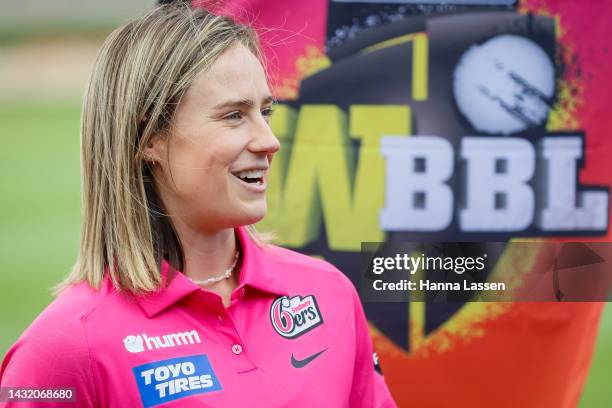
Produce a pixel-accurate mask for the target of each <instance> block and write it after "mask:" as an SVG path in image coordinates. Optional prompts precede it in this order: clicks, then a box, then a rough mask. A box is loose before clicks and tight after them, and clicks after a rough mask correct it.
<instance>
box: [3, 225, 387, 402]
mask: <svg viewBox="0 0 612 408" xmlns="http://www.w3.org/2000/svg"><path fill="white" fill-rule="evenodd" d="M236 232H237V234H238V237H239V240H240V245H241V248H242V254H243V263H242V268H241V271H240V284H239V286H238V287H237V288H236V290H235V291H234V292H233V293H232V296H231V299H232V304H231V305H230V306H229V307H228V308H225V307H224V306H223V304H222V302H221V298H220V297H219V296H218V295H216V294H214V293H212V292H208V291H205V290H203V289H200V287H198V286H197V285H195V284H193V283H192V282H191V281H190V280H189V279H187V278H186V277H185V276H184V275H183V274H182V273H177V274H176V275H175V278H174V279H172V280H171V282H170V284H169V285H168V287H167V288H165V289H164V290H161V291H159V292H156V293H154V294H151V295H147V296H146V297H134V296H132V295H130V294H128V293H126V292H119V291H117V290H116V289H115V288H114V287H113V286H112V284H111V282H110V279H108V277H107V278H106V279H105V281H104V283H103V286H102V288H101V290H99V291H95V290H93V289H92V288H91V287H90V286H89V285H87V284H86V283H81V284H78V285H73V286H72V287H70V288H68V289H66V290H65V291H64V292H62V293H61V294H60V295H59V296H58V298H57V299H56V300H54V301H53V302H52V303H51V304H50V305H49V306H48V307H47V308H46V309H45V310H44V311H43V312H42V313H41V315H40V316H39V317H38V318H37V319H36V320H35V321H34V322H33V323H32V324H31V326H30V327H29V328H28V329H27V330H26V331H25V332H24V333H23V334H22V336H21V337H20V338H19V339H18V340H17V342H16V343H15V344H14V345H13V346H12V347H11V348H10V350H9V351H8V353H7V355H6V357H5V359H4V361H3V362H2V366H1V368H0V384H1V385H2V387H37V388H41V387H46V388H49V387H74V388H75V393H76V401H77V403H76V404H75V403H66V402H58V403H41V402H14V403H7V404H6V406H15V407H26V406H37V407H38V406H87V407H142V406H144V407H152V406H160V407H161V406H163V407H192V406H194V407H395V406H396V405H395V403H394V402H393V400H392V398H391V396H390V394H389V391H388V389H387V387H386V385H385V383H384V380H383V378H382V376H380V375H379V374H378V373H377V372H376V371H375V370H374V366H373V356H372V342H371V339H370V336H369V333H368V327H367V322H366V319H365V315H364V313H363V309H362V306H361V304H360V301H359V297H358V295H357V292H356V291H355V288H354V286H353V285H352V283H351V282H350V281H349V280H348V279H347V278H346V276H345V275H344V274H342V273H341V272H339V271H338V270H337V269H336V268H334V267H333V266H332V265H331V264H329V263H327V262H325V261H322V260H318V259H315V258H311V257H308V256H305V255H302V254H299V253H297V252H294V251H290V250H288V249H284V248H280V247H274V246H271V247H269V248H266V249H262V248H260V247H259V246H257V245H256V244H254V243H253V242H252V241H251V239H250V238H249V236H248V233H247V232H246V230H245V229H244V228H243V227H240V228H237V229H236ZM168 269H169V265H168V264H167V263H164V264H163V265H162V275H163V276H164V278H165V277H166V276H167V274H168ZM0 405H1V403H0Z"/></svg>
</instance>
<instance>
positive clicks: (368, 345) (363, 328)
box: [349, 283, 397, 408]
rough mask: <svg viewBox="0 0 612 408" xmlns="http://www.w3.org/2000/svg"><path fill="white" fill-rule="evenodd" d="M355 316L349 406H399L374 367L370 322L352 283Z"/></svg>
mask: <svg viewBox="0 0 612 408" xmlns="http://www.w3.org/2000/svg"><path fill="white" fill-rule="evenodd" d="M349 285H350V287H351V297H352V304H353V311H354V316H355V341H356V348H355V350H356V351H355V369H354V371H353V384H352V387H351V395H350V398H349V406H350V407H351V408H353V407H368V408H369V407H376V408H397V405H396V404H395V402H394V401H393V398H392V397H391V393H390V392H389V389H388V387H387V384H386V383H385V380H384V378H383V376H382V375H381V374H379V373H378V372H377V371H376V370H375V368H374V357H373V347H372V339H371V337H370V333H369V331H368V322H367V319H366V316H365V313H364V311H363V306H362V305H361V301H360V299H359V295H358V294H357V291H356V290H355V287H354V286H353V285H352V284H350V283H349Z"/></svg>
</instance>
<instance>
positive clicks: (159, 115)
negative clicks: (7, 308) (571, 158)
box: [54, 2, 267, 293]
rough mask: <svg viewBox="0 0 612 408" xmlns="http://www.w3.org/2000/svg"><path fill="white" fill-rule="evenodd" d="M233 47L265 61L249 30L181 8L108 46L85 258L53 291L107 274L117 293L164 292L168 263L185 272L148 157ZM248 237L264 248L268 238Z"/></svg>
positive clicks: (101, 61)
mask: <svg viewBox="0 0 612 408" xmlns="http://www.w3.org/2000/svg"><path fill="white" fill-rule="evenodd" d="M236 42H240V43H242V44H244V45H245V46H246V47H247V48H249V49H250V50H251V51H252V52H253V54H254V55H256V56H257V57H258V58H259V60H260V61H262V63H263V55H262V52H261V47H260V44H259V41H258V39H257V35H256V33H255V31H254V30H253V29H252V28H251V27H249V26H246V25H240V24H237V23H236V22H234V21H233V20H232V19H230V18H227V17H222V16H217V15H214V14H212V13H210V12H208V11H206V10H203V9H192V8H191V7H189V6H188V5H186V4H184V3H181V2H178V4H166V5H161V6H158V7H156V8H155V9H153V10H152V11H150V12H148V13H147V14H145V15H144V16H142V17H140V18H138V19H135V20H133V21H131V22H129V23H127V24H125V25H124V26H122V27H120V28H118V29H116V30H115V31H113V32H112V33H111V34H110V36H109V37H108V38H107V39H106V41H105V42H104V44H103V46H102V48H101V50H100V51H99V54H98V56H97V59H96V62H95V64H94V67H93V71H92V73H91V76H90V78H89V83H88V87H87V90H86V93H85V97H84V101H83V111H82V119H81V180H82V186H81V187H82V204H81V205H82V222H81V239H80V247H79V254H78V257H77V260H76V263H75V265H74V267H73V268H72V271H71V272H70V274H69V276H68V277H67V278H66V279H65V280H64V281H62V282H60V283H59V284H58V285H56V287H55V288H54V291H55V293H58V292H59V291H61V290H62V289H63V288H65V287H67V286H69V285H70V284H72V283H77V282H82V281H87V282H88V283H89V284H90V285H91V286H92V287H94V288H99V287H100V284H101V282H102V280H103V279H104V275H105V274H106V273H109V274H110V278H111V279H112V282H113V285H114V286H115V287H116V288H118V289H119V290H127V291H130V292H132V293H143V292H149V291H154V290H157V289H158V288H159V287H160V286H161V283H162V279H161V276H160V271H159V268H160V264H161V261H162V258H164V259H167V260H168V262H169V263H170V264H171V265H172V266H174V267H175V268H177V269H178V270H183V269H184V258H183V251H182V248H181V245H180V241H179V239H178V237H177V235H176V232H175V230H174V228H173V226H172V223H171V222H170V219H169V217H168V216H166V215H165V214H164V210H163V207H162V206H161V205H160V200H159V198H158V196H157V193H156V192H155V189H154V188H153V178H152V175H151V171H150V169H149V166H148V164H147V163H146V162H145V159H144V155H143V150H144V147H145V146H146V145H147V143H148V142H149V140H150V139H151V138H152V136H153V135H154V134H158V133H162V134H164V133H165V134H168V133H169V132H168V131H169V127H170V126H171V125H172V122H173V119H174V115H175V111H176V108H177V106H178V104H179V103H180V101H181V98H182V97H183V95H184V93H185V92H186V90H187V89H188V88H189V86H190V85H191V84H192V82H193V81H194V78H195V77H196V76H197V75H198V74H199V73H200V72H202V71H204V70H207V69H208V68H209V67H210V66H211V65H212V64H213V62H214V61H215V60H216V59H217V58H218V57H219V56H220V55H221V54H222V53H223V52H224V51H225V50H226V49H228V48H229V47H230V46H232V45H233V44H235V43H236ZM247 230H248V231H249V234H250V236H251V237H252V238H253V240H254V241H255V242H256V243H258V244H260V245H261V244H262V243H264V241H265V240H266V239H267V238H265V237H264V236H262V235H258V233H257V232H256V230H255V228H254V226H248V227H247Z"/></svg>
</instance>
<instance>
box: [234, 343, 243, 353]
mask: <svg viewBox="0 0 612 408" xmlns="http://www.w3.org/2000/svg"><path fill="white" fill-rule="evenodd" d="M232 353H234V354H236V355H238V354H240V353H242V346H241V345H240V344H234V345H233V346H232Z"/></svg>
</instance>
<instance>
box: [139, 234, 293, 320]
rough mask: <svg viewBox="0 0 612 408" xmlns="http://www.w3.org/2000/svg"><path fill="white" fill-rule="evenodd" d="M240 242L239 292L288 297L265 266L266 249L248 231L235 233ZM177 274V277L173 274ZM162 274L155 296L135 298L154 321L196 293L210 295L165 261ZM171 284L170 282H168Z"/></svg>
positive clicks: (163, 261) (146, 295) (152, 293)
mask: <svg viewBox="0 0 612 408" xmlns="http://www.w3.org/2000/svg"><path fill="white" fill-rule="evenodd" d="M234 231H235V234H236V236H237V237H238V240H239V242H240V248H241V251H242V266H241V268H240V278H239V284H238V288H237V289H238V290H239V289H241V288H242V287H243V286H248V287H252V288H255V289H256V290H259V291H262V292H265V293H268V294H273V295H286V294H287V292H286V289H285V286H284V285H283V282H281V281H280V280H279V279H278V276H275V274H274V273H273V271H272V270H271V266H272V265H273V264H272V265H271V264H270V263H267V262H266V259H265V258H266V256H267V254H265V253H264V252H265V251H267V250H268V249H267V248H262V247H260V246H258V245H257V244H256V243H255V242H253V241H252V240H251V238H250V236H249V233H248V232H247V230H246V228H245V227H242V226H241V227H237V228H235V229H234ZM170 272H175V273H172V274H171V273H170ZM160 273H161V277H162V285H161V288H160V289H158V290H157V291H155V292H151V293H147V294H144V295H138V296H135V298H136V300H137V302H138V303H139V304H140V307H142V309H143V310H144V312H145V313H146V315H147V316H148V317H153V316H155V315H156V314H158V313H159V312H161V311H163V310H164V309H166V308H168V307H169V306H171V305H173V304H174V303H176V302H178V301H179V300H181V299H182V298H184V297H186V296H187V295H190V294H192V293H194V292H201V293H203V294H204V293H208V292H206V291H203V290H201V289H200V287H199V286H198V285H196V284H195V283H193V282H191V281H190V280H189V278H187V277H186V276H185V275H183V273H181V272H179V271H173V268H172V266H171V265H170V264H169V263H168V262H167V261H166V260H165V259H164V260H162V264H161V268H160ZM169 277H171V278H170V281H169V282H168V279H169Z"/></svg>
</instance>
